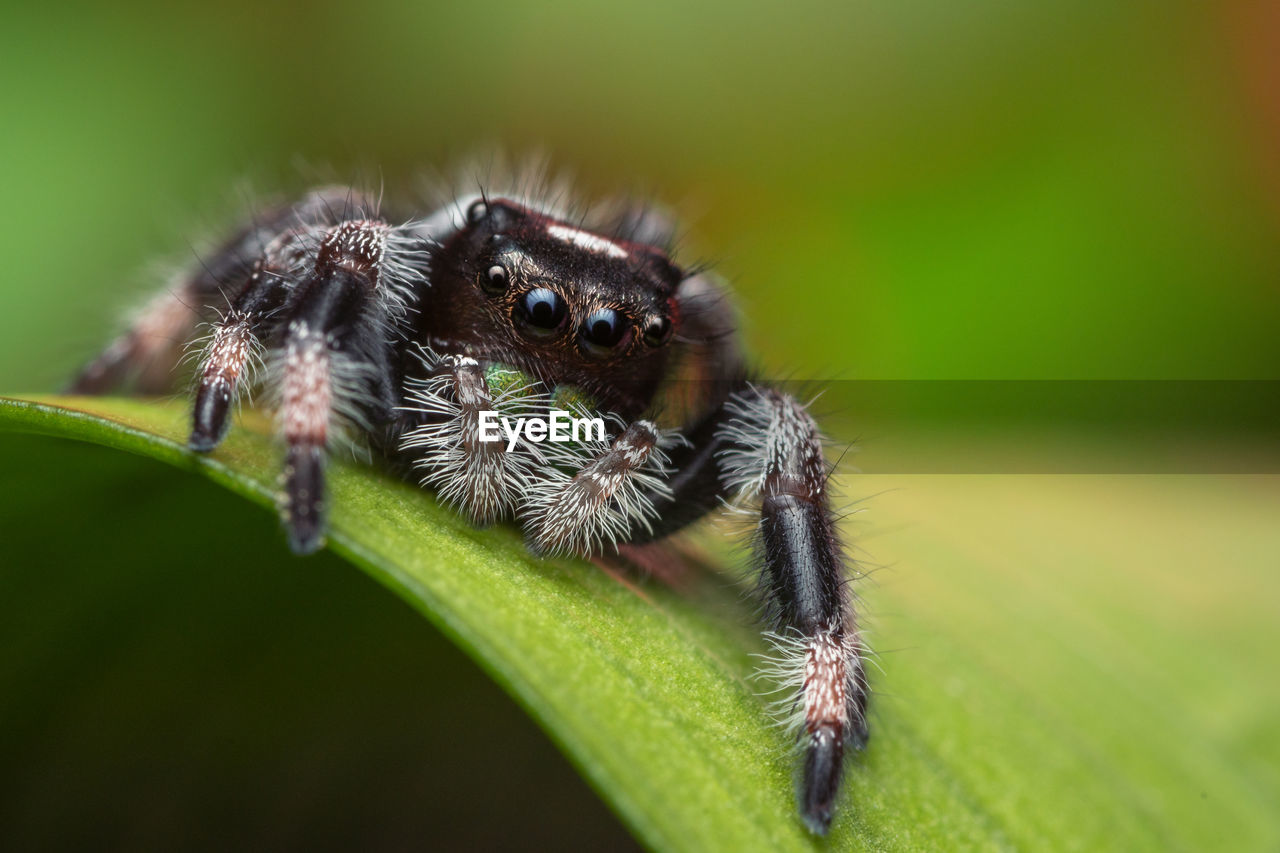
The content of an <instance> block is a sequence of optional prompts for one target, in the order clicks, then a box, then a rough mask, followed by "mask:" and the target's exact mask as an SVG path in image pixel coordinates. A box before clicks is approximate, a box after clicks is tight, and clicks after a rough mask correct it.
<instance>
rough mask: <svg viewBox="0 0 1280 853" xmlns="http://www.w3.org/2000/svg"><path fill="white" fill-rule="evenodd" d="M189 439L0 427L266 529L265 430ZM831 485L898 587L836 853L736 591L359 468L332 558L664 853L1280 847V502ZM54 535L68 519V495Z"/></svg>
mask: <svg viewBox="0 0 1280 853" xmlns="http://www.w3.org/2000/svg"><path fill="white" fill-rule="evenodd" d="M184 412H185V409H184V407H183V406H182V405H181V404H180V403H156V402H140V401H133V400H115V399H54V398H48V399H41V400H34V401H16V400H14V401H0V432H2V431H11V432H30V433H40V434H46V435H53V436H61V437H65V438H72V439H77V440H81V441H88V442H93V443H97V444H102V445H106V446H110V447H115V448H118V449H121V450H127V451H130V452H132V453H137V454H142V455H145V456H149V457H152V458H155V459H159V460H162V461H164V462H167V463H169V464H171V465H174V466H177V467H178V468H180V469H183V470H188V471H192V472H196V473H199V474H202V475H204V476H207V477H208V478H210V479H212V480H214V481H215V482H218V483H220V484H222V485H224V486H226V487H228V488H229V489H231V490H232V491H233V492H236V493H238V494H241V495H243V496H245V497H247V498H249V499H250V500H251V501H253V502H255V503H257V504H260V505H262V506H264V507H270V506H271V505H272V503H273V492H274V484H275V482H276V479H277V473H278V465H279V461H278V453H277V451H276V449H275V446H274V444H273V442H272V441H271V439H270V437H269V435H268V433H269V430H268V429H267V426H266V423H265V421H263V420H262V419H260V418H259V417H258V416H256V415H254V414H252V413H248V414H246V417H245V419H244V423H243V424H241V426H240V427H239V428H237V429H235V430H233V432H232V434H231V436H230V437H229V438H228V440H227V442H226V444H225V445H224V446H223V447H221V448H220V449H219V450H218V451H217V452H215V453H214V454H212V455H211V456H209V457H197V456H195V455H193V454H190V453H188V452H187V451H186V450H185V449H184V448H183V446H182V439H183V437H184V432H185V415H184ZM843 485H844V490H845V491H846V493H849V494H852V495H854V496H858V497H861V496H866V495H872V494H877V493H881V492H883V493H882V494H878V496H877V497H875V498H874V499H873V500H871V501H869V502H868V504H867V506H868V507H869V508H870V512H869V513H867V514H866V516H865V517H867V518H869V519H870V521H861V520H859V521H858V523H856V524H852V525H851V527H850V529H849V531H848V532H849V533H850V535H853V536H856V538H857V540H858V542H859V543H860V545H861V547H862V550H863V551H864V552H867V553H869V554H870V556H871V558H872V559H873V561H874V562H875V563H881V564H889V565H891V566H892V568H890V569H887V570H882V571H878V572H875V573H873V574H872V576H871V578H869V579H866V580H864V581H862V582H861V583H860V584H859V586H858V590H859V592H860V593H861V598H862V603H861V605H860V606H861V607H862V609H863V610H864V611H866V612H867V613H870V614H872V616H873V619H872V623H871V624H872V627H873V629H874V631H873V634H872V641H873V644H874V645H876V646H878V647H879V648H880V649H881V650H882V652H883V654H882V655H881V657H880V666H881V668H882V671H878V672H877V673H876V674H875V686H876V687H877V689H878V690H879V693H878V695H877V697H876V700H875V711H874V714H873V719H872V723H873V738H872V742H871V746H870V747H869V749H868V750H867V751H866V752H865V753H864V754H862V755H859V756H857V757H855V758H854V759H853V760H852V761H851V762H850V764H849V767H848V771H847V786H846V791H845V795H846V796H845V802H844V803H843V807H842V812H841V814H840V816H839V817H838V819H837V822H836V825H835V826H834V827H833V830H832V834H831V837H830V838H829V839H827V840H826V841H821V840H816V839H813V838H812V837H810V836H808V835H807V834H806V833H805V832H804V830H803V828H802V826H801V824H800V822H799V821H798V819H797V817H796V814H795V805H794V794H793V772H794V754H793V752H792V749H791V745H790V742H789V738H788V736H787V735H786V734H785V733H784V732H782V731H781V730H779V729H778V728H776V727H775V726H773V725H772V723H771V720H770V718H769V717H768V716H767V714H766V712H765V710H764V703H763V700H762V699H761V697H760V696H759V695H758V693H759V692H760V691H761V690H762V689H763V688H762V686H761V685H759V684H758V683H756V682H754V681H753V680H752V678H751V674H752V672H753V669H754V664H753V658H752V654H753V653H756V652H759V651H761V649H762V646H761V643H760V640H759V638H758V637H757V635H756V631H755V628H754V627H753V626H752V624H751V608H750V606H749V604H747V603H746V602H745V601H744V600H743V599H744V596H743V589H744V588H745V585H744V582H743V581H742V579H740V578H737V577H734V578H733V579H732V580H726V578H725V577H723V576H720V575H715V574H712V575H707V574H705V573H694V574H693V575H692V576H691V577H690V578H689V579H687V580H686V581H685V582H684V583H682V584H679V585H677V586H678V588H672V587H670V586H668V585H665V584H662V583H659V582H656V581H652V580H650V581H644V580H639V579H636V578H635V577H633V576H631V575H628V574H624V573H620V572H616V571H612V570H606V569H602V568H600V567H596V566H593V565H590V564H587V563H583V562H579V561H569V560H555V561H551V560H542V559H536V558H533V557H531V556H530V555H529V554H528V553H527V552H526V551H525V550H524V548H523V546H522V544H521V542H520V539H519V536H518V534H517V533H516V532H515V531H514V530H511V529H508V528H506V527H498V528H494V529H489V530H476V529H473V528H471V527H470V526H468V525H467V524H465V523H464V522H463V521H461V520H460V519H459V518H458V517H457V516H456V515H455V514H454V513H452V512H450V511H448V510H446V509H443V508H441V507H439V506H437V505H436V503H435V502H434V500H433V499H432V497H431V496H430V495H428V494H426V493H424V492H422V491H420V490H418V489H416V488H413V487H412V486H409V485H406V484H403V483H400V482H398V481H395V480H393V479H390V478H388V477H386V476H384V475H382V474H380V473H377V472H376V471H375V470H373V469H372V468H370V467H367V466H364V465H361V464H358V463H351V462H336V463H335V465H334V467H333V472H332V492H333V500H332V506H333V510H332V535H331V537H330V547H331V548H332V549H333V550H334V551H335V552H337V553H338V554H339V555H341V556H343V557H345V558H346V559H348V560H350V561H351V562H352V563H354V564H355V565H356V566H358V567H359V568H361V569H362V570H364V571H366V572H367V573H369V574H370V575H371V576H372V577H374V578H375V579H377V580H378V581H380V582H381V583H383V584H385V585H386V586H387V587H388V588H390V589H391V590H393V591H394V592H395V593H396V594H397V595H399V596H400V597H402V598H403V599H404V600H405V601H407V602H408V603H410V604H411V605H412V606H413V607H415V608H416V609H417V610H418V611H419V612H421V613H422V614H423V615H424V616H425V617H426V618H427V619H428V620H430V621H431V622H432V623H433V624H435V625H436V626H437V627H439V628H440V629H441V630H442V631H443V632H444V633H445V634H446V635H448V636H449V637H450V638H452V639H453V640H454V641H455V642H456V643H457V644H458V645H459V646H460V647H461V648H462V649H463V650H464V651H466V653H467V654H469V655H470V656H471V657H472V658H473V659H474V660H476V661H477V662H478V663H479V664H480V665H481V666H482V667H483V668H484V669H485V670H487V671H488V672H489V674H490V675H491V676H492V677H493V678H494V679H495V680H496V681H497V682H498V683H499V684H500V685H502V686H503V687H504V688H505V689H506V690H507V691H508V692H509V693H510V694H511V695H512V696H513V697H515V698H516V700H517V701H518V702H519V703H520V704H521V705H523V706H524V707H525V708H526V709H527V710H528V712H529V713H530V714H531V715H532V716H533V717H534V718H535V719H536V720H537V721H538V722H539V723H540V725H541V726H542V727H543V728H544V729H545V730H546V731H547V732H548V733H549V734H550V736H551V737H552V738H553V739H554V740H555V741H556V742H557V743H558V744H559V745H560V747H561V748H562V749H563V750H564V752H565V753H566V754H567V755H568V756H569V757H570V759H571V760H572V761H573V762H574V763H575V764H576V765H577V767H578V768H579V770H580V771H581V772H582V774H583V775H584V776H585V777H586V778H587V779H588V781H589V782H590V783H591V784H592V785H593V786H594V787H595V788H596V789H597V790H598V791H599V792H600V794H601V795H602V796H603V797H604V798H605V799H606V800H607V801H608V802H609V803H610V804H611V805H612V807H613V808H614V809H615V810H616V812H617V813H618V814H619V815H620V816H621V817H622V818H623V820H624V821H625V822H626V823H627V824H628V825H629V826H630V827H631V829H632V830H633V831H634V832H635V833H636V834H637V836H638V837H639V838H640V839H641V840H643V841H644V842H645V843H646V844H648V845H650V846H652V847H655V848H660V849H688V850H707V849H729V850H750V849H760V850H795V849H801V850H803V849H815V848H817V849H822V848H826V849H883V848H914V849H938V848H957V847H984V848H985V847H1034V848H1039V847H1044V846H1050V847H1072V848H1085V849H1092V848H1100V847H1104V848H1111V849H1124V850H1133V849H1169V848H1175V849H1176V848H1183V849H1205V848H1213V847H1216V848H1229V849H1244V848H1251V849H1262V848H1268V847H1274V846H1275V845H1276V844H1277V843H1280V829H1278V828H1277V824H1276V820H1275V817H1274V815H1273V814H1272V805H1273V804H1274V802H1276V800H1277V799H1278V795H1280V773H1278V772H1277V770H1276V768H1277V766H1278V764H1280V762H1277V757H1278V756H1280V726H1278V724H1277V714H1276V709H1277V708H1278V707H1280V686H1277V681H1276V679H1275V678H1274V671H1273V668H1272V667H1271V666H1269V665H1268V663H1267V661H1266V660H1265V659H1264V658H1265V656H1264V655H1261V654H1259V653H1258V651H1257V650H1258V649H1260V648H1271V649H1274V648H1276V647H1277V646H1278V645H1280V643H1278V642H1277V641H1280V631H1278V630H1277V628H1276V627H1275V622H1276V620H1275V618H1274V614H1275V604H1276V602H1277V601H1278V600H1280V577H1278V576H1277V573H1276V572H1275V560H1276V555H1277V554H1280V525H1276V524H1275V519H1276V518H1277V517H1280V490H1277V489H1275V488H1274V486H1275V482H1274V480H1270V481H1263V480H1260V479H1259V478H1247V477H1181V478H1174V477H1062V476H1058V477H1050V476H1045V477H1035V476H1005V477H995V476H987V477H982V476H924V475H914V476H894V475H878V476H875V477H860V478H849V479H847V480H846V482H845V483H844V484H843ZM886 489H894V491H885V490H886ZM66 507H67V508H66V512H67V513H68V514H69V515H70V516H72V517H74V515H75V513H76V512H78V511H80V510H79V509H78V508H77V507H76V505H75V503H74V495H73V494H69V495H67V501H66ZM83 511H84V512H86V513H87V512H90V511H93V508H92V507H84V508H83ZM138 523H139V524H140V525H141V524H144V523H145V521H144V520H139V521H138ZM196 523H198V521H197V520H193V521H192V524H193V525H194V524H196ZM713 535H714V534H713ZM140 541H142V540H140ZM711 541H714V539H712V540H711ZM283 554H284V550H283V545H282V546H281V555H282V559H283ZM0 571H2V570H0ZM103 582H107V581H105V580H104V581H103ZM0 725H3V719H2V718H0ZM530 796H533V797H536V792H533V793H531V794H530Z"/></svg>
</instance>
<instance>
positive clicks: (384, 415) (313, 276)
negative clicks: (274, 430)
mask: <svg viewBox="0 0 1280 853" xmlns="http://www.w3.org/2000/svg"><path fill="white" fill-rule="evenodd" d="M393 230H394V229H392V228H391V226H389V225H387V224H386V223H384V222H381V221H378V220H368V219H358V220H348V221H346V222H342V223H340V224H338V225H336V226H334V227H333V228H331V229H329V230H328V231H327V233H325V234H324V236H323V238H322V239H321V241H320V245H319V247H318V249H317V250H316V252H315V259H314V262H313V264H312V265H311V269H310V270H309V271H308V273H307V274H306V275H305V277H303V278H302V279H301V280H300V281H298V282H297V284H296V285H295V286H294V287H292V288H291V289H290V292H289V293H288V296H287V298H286V300H285V302H284V305H283V307H282V308H281V310H280V316H281V320H280V323H281V326H282V328H283V335H282V340H281V342H280V345H279V347H278V348H277V352H276V354H275V360H276V362H277V364H278V367H277V369H276V370H275V371H274V373H275V374H276V375H275V377H273V378H274V381H275V382H277V383H278V389H277V390H278V394H279V400H280V406H279V419H280V427H281V431H282V433H283V434H284V440H285V444H286V451H285V452H286V456H285V469H284V501H283V505H282V507H281V515H282V517H283V519H284V522H285V525H286V527H287V529H288V533H289V544H290V546H291V547H292V548H293V550H294V551H295V552H297V553H309V552H311V551H314V550H316V549H317V548H319V547H320V544H321V543H322V541H323V534H324V514H325V513H324V509H325V504H324V500H325V483H324V462H325V449H326V446H327V445H328V443H329V441H330V439H331V438H332V435H333V432H334V428H335V426H336V424H335V420H336V419H338V418H341V419H345V420H346V421H348V422H351V423H354V425H356V426H358V427H361V428H364V429H368V428H370V427H371V426H372V425H373V424H375V423H383V422H386V421H387V420H389V419H390V417H391V413H392V409H393V407H394V406H395V404H396V395H395V391H394V383H393V379H392V368H391V353H390V348H391V346H392V343H393V341H394V338H395V337H396V336H397V335H398V334H399V332H398V329H397V324H398V322H399V321H400V320H401V319H402V318H403V316H404V313H405V310H406V300H407V299H408V298H409V294H410V293H411V292H412V291H411V290H410V289H409V288H405V287H403V286H402V285H403V284H404V283H403V282H398V281H396V280H395V279H394V278H393V276H392V275H391V274H390V272H389V267H391V266H392V265H393V264H395V265H397V266H398V267H403V266H404V265H403V263H402V261H403V258H400V259H396V258H393V257H392V250H391V246H390V245H389V244H390V243H391V241H392V239H393V238H394V237H395V235H394V234H393ZM401 251H402V252H403V251H404V250H403V249H401ZM198 415H199V410H197V416H198Z"/></svg>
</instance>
